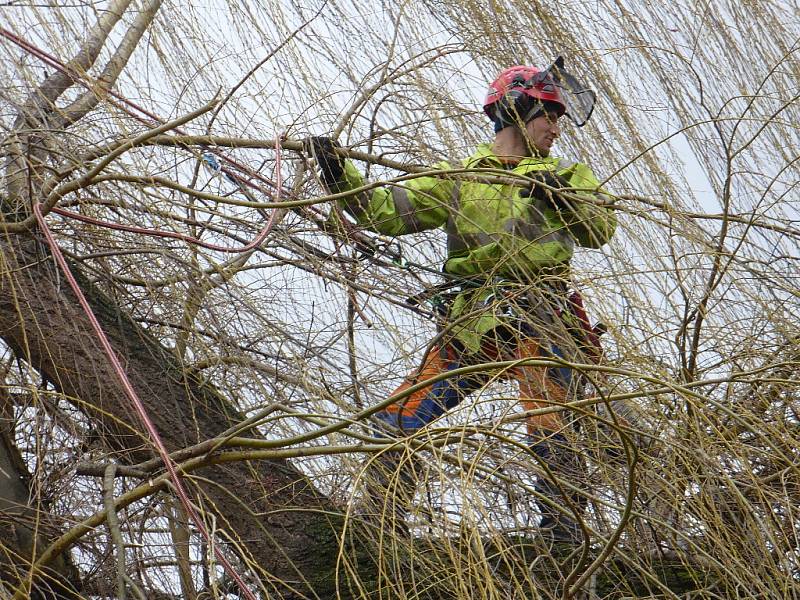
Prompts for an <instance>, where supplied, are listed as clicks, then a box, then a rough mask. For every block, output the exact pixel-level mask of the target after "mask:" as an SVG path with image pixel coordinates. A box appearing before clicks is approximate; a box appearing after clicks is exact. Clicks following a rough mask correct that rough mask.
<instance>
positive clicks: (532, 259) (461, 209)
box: [338, 144, 616, 352]
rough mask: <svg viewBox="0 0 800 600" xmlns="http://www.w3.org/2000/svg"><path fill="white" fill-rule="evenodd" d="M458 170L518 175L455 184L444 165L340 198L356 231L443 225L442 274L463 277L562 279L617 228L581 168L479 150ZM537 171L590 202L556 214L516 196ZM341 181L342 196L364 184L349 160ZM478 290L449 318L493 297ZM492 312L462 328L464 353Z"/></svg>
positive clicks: (492, 322) (395, 231)
mask: <svg viewBox="0 0 800 600" xmlns="http://www.w3.org/2000/svg"><path fill="white" fill-rule="evenodd" d="M455 168H458V169H460V168H466V169H476V170H480V171H482V174H483V175H485V176H487V177H495V178H498V177H499V178H504V179H507V180H509V179H510V177H509V176H514V180H516V179H517V176H521V177H520V178H519V179H518V182H515V183H511V182H508V183H485V182H481V181H470V180H467V179H464V178H463V177H462V178H461V179H459V178H457V177H456V176H453V175H450V176H448V174H447V173H446V171H447V170H452V169H453V166H452V165H451V164H449V163H447V162H442V163H439V164H438V165H436V168H435V169H434V170H433V171H432V172H431V174H430V175H422V176H419V177H415V178H412V179H409V180H407V181H403V182H402V183H397V184H390V185H387V186H383V187H379V188H376V189H374V190H370V191H369V192H362V193H359V194H354V195H353V196H350V197H347V198H346V199H344V200H342V206H343V208H344V209H345V210H346V211H347V212H349V213H350V214H351V215H352V216H353V217H354V218H355V219H356V220H357V222H358V224H359V225H361V226H363V227H366V228H368V229H371V230H373V231H376V232H378V233H382V234H385V235H404V234H408V233H416V232H419V231H424V230H428V229H434V228H437V227H444V228H445V231H446V232H447V260H446V262H445V264H444V269H443V270H444V272H445V273H447V274H449V275H453V276H456V277H463V278H465V279H480V280H492V279H504V280H511V281H518V282H522V283H535V282H537V281H538V280H540V279H542V278H543V277H545V278H547V277H553V276H557V277H562V278H563V277H566V276H567V275H568V270H569V260H570V258H572V254H573V252H574V248H575V245H576V244H577V245H579V246H583V247H589V248H599V247H600V246H602V245H603V244H605V243H606V242H608V241H609V240H610V239H611V236H612V235H613V233H614V229H615V228H616V217H615V215H614V211H613V210H611V209H609V208H607V207H603V206H598V205H597V204H595V203H592V202H591V200H598V199H599V200H603V199H605V196H604V195H603V194H602V192H601V191H600V190H599V182H598V181H597V178H596V177H595V175H594V174H593V173H592V171H591V170H590V169H589V168H588V167H587V166H586V165H584V164H582V163H569V162H567V161H565V160H563V159H559V158H554V157H546V158H539V157H529V158H525V159H523V160H521V161H520V162H519V163H518V164H517V165H516V166H514V167H513V168H505V167H504V165H503V163H502V162H501V161H500V160H499V159H498V158H497V156H495V155H494V154H493V152H492V150H491V146H490V145H488V144H484V145H481V146H479V147H478V149H477V150H476V152H475V154H473V155H472V156H471V157H470V158H468V159H466V160H465V161H463V163H462V164H460V165H455ZM437 171H439V173H437ZM441 171H445V172H441ZM542 171H553V172H555V173H556V174H558V175H560V176H561V177H563V178H564V179H565V180H567V181H568V182H569V184H570V187H571V188H573V189H574V190H575V192H574V193H575V194H576V195H577V196H584V197H586V198H587V200H590V201H587V202H572V203H569V205H568V206H567V207H565V208H564V209H562V210H557V209H556V208H555V207H554V206H553V205H552V204H551V203H549V202H545V201H542V200H537V199H536V198H534V197H532V196H530V197H523V196H520V192H521V191H523V190H525V189H527V188H529V185H530V184H529V183H526V181H525V179H524V178H525V177H531V176H535V174H536V173H537V172H542ZM345 180H346V181H345V182H342V185H340V186H338V187H339V191H345V190H347V189H355V188H358V187H361V186H362V185H363V184H364V180H363V177H362V176H361V174H360V173H359V171H358V169H357V168H356V167H355V165H353V163H351V162H350V161H347V162H346V163H345ZM483 290H484V291H483V292H480V291H478V292H476V291H469V292H465V293H464V294H462V297H459V298H457V299H456V302H455V303H454V305H453V311H452V314H451V317H452V318H454V319H458V317H459V315H460V313H462V312H463V309H465V308H466V307H468V306H475V302H476V300H477V301H478V302H480V301H481V300H480V298H476V297H475V295H476V294H480V295H484V294H485V295H486V296H487V297H488V296H489V295H491V290H486V288H483ZM468 295H469V296H471V297H468ZM491 312H493V311H488V313H489V314H484V315H476V316H475V317H474V318H469V319H467V320H462V322H461V323H459V326H458V330H457V332H456V338H457V339H459V341H461V342H462V343H463V344H464V345H465V346H466V348H467V349H468V350H469V351H473V352H474V351H477V349H478V348H479V347H480V338H481V337H482V335H483V334H485V333H486V332H487V331H489V330H490V329H492V328H493V327H495V326H497V325H498V324H499V323H500V322H501V321H499V320H498V317H497V316H496V315H492V314H491Z"/></svg>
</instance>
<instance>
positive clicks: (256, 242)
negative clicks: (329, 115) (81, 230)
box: [51, 136, 283, 254]
mask: <svg viewBox="0 0 800 600" xmlns="http://www.w3.org/2000/svg"><path fill="white" fill-rule="evenodd" d="M280 140H281V138H280V136H276V138H275V172H276V176H275V182H276V190H275V198H274V201H275V202H280V199H281V186H282V185H283V179H282V176H281V144H280ZM51 211H52V212H54V213H56V214H59V215H61V216H62V217H67V218H70V219H75V220H76V221H82V222H83V223H89V224H91V225H97V226H98V227H105V228H107V229H116V230H119V231H128V232H130V233H137V234H140V235H149V236H153V237H163V238H172V239H176V240H180V241H182V242H186V243H187V244H193V245H195V246H200V247H202V248H207V249H208V250H216V251H217V252H225V253H227V254H241V253H242V252H247V251H248V250H252V249H254V248H257V247H258V246H260V245H261V243H262V242H263V241H264V240H265V239H266V237H267V235H269V232H270V231H271V230H272V227H273V226H274V225H275V222H276V218H277V215H278V209H275V210H273V211H272V212H271V213H270V215H269V219H268V220H267V224H266V225H264V227H263V228H262V229H261V231H260V232H259V233H258V235H257V236H256V237H255V239H253V241H252V242H250V243H248V244H246V245H245V246H242V247H240V248H229V247H228V246H219V245H217V244H212V243H210V242H204V241H203V240H201V239H198V238H196V237H192V236H190V235H186V234H183V233H175V232H172V231H163V230H160V229H148V228H145V227H136V226H134V225H122V224H120V223H112V222H110V221H103V220H100V219H95V218H94V217H87V216H86V215H82V214H80V213H76V212H72V211H70V210H66V209H63V208H58V207H57V206H54V207H53V208H52V209H51Z"/></svg>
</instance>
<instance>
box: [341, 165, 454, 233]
mask: <svg viewBox="0 0 800 600" xmlns="http://www.w3.org/2000/svg"><path fill="white" fill-rule="evenodd" d="M449 168H450V165H449V164H448V163H446V162H443V163H439V164H438V165H436V167H435V169H449ZM363 185H364V178H363V177H362V175H361V173H360V172H359V171H358V169H357V168H356V166H355V165H354V164H353V163H352V162H351V161H349V160H348V161H345V170H344V181H342V182H340V183H339V184H338V185H337V188H338V189H336V190H335V191H337V192H345V191H348V190H354V189H357V188H360V187H362V186H363ZM453 186H454V181H453V180H452V179H447V178H446V177H438V176H435V175H424V176H420V177H414V178H411V179H408V180H406V181H403V182H400V183H394V184H387V185H385V186H380V187H377V188H374V189H371V190H367V191H361V192H356V193H354V194H353V195H351V196H347V197H345V198H343V199H342V200H340V204H341V206H342V208H344V210H345V211H347V212H348V213H349V214H350V215H352V216H353V218H355V219H356V221H357V222H358V224H359V225H361V226H363V227H366V228H367V229H370V230H372V231H375V232H377V233H382V234H385V235H404V234H406V233H416V232H418V231H425V230H427V229H435V228H436V227H441V226H442V225H444V223H445V222H446V221H447V217H448V214H449V205H450V203H451V200H450V197H451V195H452V194H453Z"/></svg>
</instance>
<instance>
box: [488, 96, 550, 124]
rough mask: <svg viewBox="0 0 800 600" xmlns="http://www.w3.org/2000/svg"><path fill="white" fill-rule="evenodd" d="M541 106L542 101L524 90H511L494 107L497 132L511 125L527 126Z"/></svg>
mask: <svg viewBox="0 0 800 600" xmlns="http://www.w3.org/2000/svg"><path fill="white" fill-rule="evenodd" d="M540 107H541V102H537V101H535V100H534V99H533V98H531V97H530V96H528V95H527V94H525V93H524V92H523V91H521V90H509V91H508V92H506V93H505V95H504V96H503V97H502V98H501V99H500V100H499V101H498V102H496V103H495V105H494V106H493V107H492V108H493V110H492V112H493V114H492V120H493V121H494V126H495V132H498V131H500V130H501V129H503V128H505V127H508V126H509V125H517V126H520V127H523V126H525V124H526V123H527V122H528V121H530V119H531V118H532V117H533V115H534V114H536V112H538V110H539V108H540Z"/></svg>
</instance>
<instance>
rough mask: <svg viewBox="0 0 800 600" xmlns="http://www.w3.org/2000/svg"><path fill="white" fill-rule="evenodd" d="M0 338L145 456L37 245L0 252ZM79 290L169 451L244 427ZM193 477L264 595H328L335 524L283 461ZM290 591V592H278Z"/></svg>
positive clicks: (116, 442)
mask: <svg viewBox="0 0 800 600" xmlns="http://www.w3.org/2000/svg"><path fill="white" fill-rule="evenodd" d="M0 250H2V259H3V265H2V267H3V268H2V279H1V280H0V337H2V339H3V340H4V341H5V342H6V344H8V345H9V346H10V347H11V348H12V349H13V350H14V351H15V352H16V353H17V355H18V356H20V357H22V358H24V359H25V360H26V361H28V362H29V363H30V364H31V365H32V366H33V367H34V368H35V369H37V370H38V371H39V372H40V373H41V374H42V375H43V376H44V377H46V378H47V379H48V380H49V381H51V382H53V384H54V385H55V386H56V387H57V388H58V389H59V390H60V391H61V392H62V393H64V394H65V395H66V396H67V397H69V398H75V399H76V401H77V402H79V403H80V407H81V408H82V409H83V410H84V411H85V412H86V413H87V414H88V415H89V417H90V418H91V420H92V422H93V423H94V424H95V426H96V434H97V435H98V436H99V437H100V438H101V439H102V442H103V443H104V444H105V445H106V446H108V447H109V448H112V449H114V450H116V451H117V452H119V455H120V460H122V461H128V462H138V461H142V460H146V459H149V458H152V456H153V452H152V451H151V446H150V444H149V442H148V441H147V440H146V439H145V438H144V437H143V435H142V434H141V433H140V432H142V431H143V427H142V426H141V424H140V422H139V419H138V417H137V415H136V414H135V412H134V409H133V407H132V406H130V404H129V401H128V399H127V398H126V396H125V394H124V393H123V391H122V389H121V387H120V385H119V384H118V380H117V377H116V375H115V374H114V373H113V371H112V369H111V367H110V365H109V362H108V361H107V359H106V357H105V355H104V354H103V351H102V349H101V347H100V344H99V342H98V341H97V339H96V337H95V334H94V333H93V332H92V330H91V326H90V324H89V322H88V319H87V317H86V315H85V314H84V313H83V311H82V310H81V307H80V306H79V304H78V301H77V299H76V298H75V297H74V295H73V293H72V291H71V290H70V288H69V286H68V285H67V283H66V282H65V281H64V279H63V275H61V274H59V273H57V271H56V266H55V265H54V262H53V260H52V258H51V257H50V256H49V254H48V253H47V252H46V251H45V250H44V249H43V246H41V245H40V244H38V243H37V242H36V241H35V240H32V239H25V240H23V239H22V238H17V239H4V240H2V242H0ZM79 281H81V285H82V289H83V291H84V293H85V294H86V296H87V299H88V300H89V303H90V304H91V306H92V309H93V311H94V312H95V314H96V316H97V318H98V320H99V321H100V324H101V325H102V327H103V329H104V331H105V332H106V334H107V335H108V337H109V340H110V342H111V344H112V346H113V348H114V351H115V352H116V353H117V355H118V356H119V357H120V360H121V362H122V364H123V365H125V367H126V370H127V375H128V377H129V378H130V380H131V382H132V384H133V386H134V389H135V390H136V391H137V393H138V394H139V396H140V398H141V400H142V402H143V403H144V405H145V407H146V409H147V411H148V413H149V415H150V418H151V419H152V421H153V423H154V424H155V426H156V428H157V429H158V431H159V433H160V435H161V436H162V439H163V441H164V443H165V445H166V447H167V450H168V451H170V452H171V451H175V450H178V449H180V448H184V447H186V446H190V445H193V444H197V443H199V442H202V441H204V440H207V439H209V438H213V437H215V436H217V435H219V434H220V433H222V432H223V431H225V430H226V429H228V428H229V427H231V426H232V425H233V424H235V423H236V422H238V421H241V420H242V419H243V417H242V415H241V414H240V413H239V412H238V411H237V409H236V408H235V407H234V406H233V405H232V404H231V403H230V402H228V401H227V400H226V399H225V398H223V397H222V396H221V395H220V394H219V393H218V392H217V391H216V390H215V389H214V388H213V386H211V385H209V384H207V383H204V382H201V381H199V380H197V379H195V378H193V377H191V376H187V374H186V373H185V372H184V370H183V369H182V368H181V365H180V364H179V362H178V360H177V359H176V357H175V355H174V354H172V353H171V352H170V351H168V350H167V349H166V348H164V347H163V346H162V345H161V344H159V343H158V342H157V341H156V340H155V339H154V338H152V337H151V336H150V335H149V334H148V333H147V332H146V331H144V330H143V329H142V328H141V327H139V326H138V325H137V324H136V323H135V322H134V321H133V320H132V319H131V318H130V317H129V316H128V315H127V314H125V313H124V312H123V311H121V310H120V309H119V307H118V306H117V305H115V304H114V303H113V302H112V301H110V300H109V299H108V298H107V297H105V296H104V295H103V294H101V293H100V292H99V291H98V290H97V289H95V288H93V287H92V286H90V285H88V284H87V283H86V281H85V280H79ZM195 475H198V477H197V478H196V479H195V481H197V482H198V483H197V486H198V489H197V491H198V492H199V495H202V496H203V498H202V500H199V502H201V503H202V505H203V506H204V507H207V508H210V509H211V510H213V512H215V513H216V515H217V516H218V521H217V522H218V525H219V526H220V527H221V528H223V529H226V530H227V533H228V534H229V536H230V537H231V538H232V539H235V540H238V541H239V542H240V543H241V546H242V547H243V548H244V549H245V552H246V553H247V554H249V557H248V558H249V559H250V563H251V565H257V566H258V567H260V568H261V569H262V572H260V573H258V575H259V576H260V577H261V578H262V582H263V581H265V580H266V581H269V582H270V583H267V584H266V585H267V587H268V588H270V587H272V588H273V589H279V590H281V593H286V595H287V596H292V595H293V593H292V592H287V591H286V590H287V587H291V588H294V589H295V590H299V591H302V592H303V593H309V592H310V591H311V590H312V589H314V591H315V592H316V593H317V594H318V595H319V596H320V597H323V598H324V597H327V596H329V595H331V594H332V593H333V591H332V588H331V587H330V586H332V584H333V577H331V576H330V575H331V573H332V570H333V569H334V568H335V559H336V558H335V557H336V550H337V549H338V531H339V530H340V523H341V518H340V517H339V516H338V515H337V511H336V509H335V507H334V506H332V504H331V503H330V502H329V501H328V500H327V499H326V498H325V497H324V496H323V495H321V494H320V493H318V492H317V491H316V490H315V489H314V487H313V486H312V485H311V483H310V482H309V481H308V479H307V478H306V477H305V476H304V475H303V474H302V473H301V472H299V471H298V470H297V469H296V468H294V467H293V466H292V465H291V464H290V463H288V462H286V461H283V460H265V461H258V462H251V463H231V464H226V465H221V466H214V467H208V468H205V469H203V470H201V471H199V472H196V473H195ZM287 584H288V586H287Z"/></svg>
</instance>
